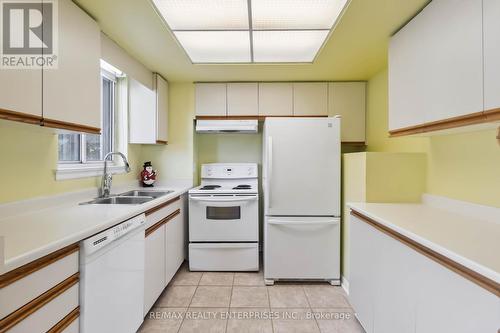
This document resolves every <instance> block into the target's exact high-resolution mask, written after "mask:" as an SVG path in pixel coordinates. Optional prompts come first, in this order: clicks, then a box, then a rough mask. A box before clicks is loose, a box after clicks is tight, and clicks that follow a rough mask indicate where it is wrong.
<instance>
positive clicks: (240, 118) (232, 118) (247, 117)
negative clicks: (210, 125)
mask: <svg viewBox="0 0 500 333" xmlns="http://www.w3.org/2000/svg"><path fill="white" fill-rule="evenodd" d="M307 117H311V118H327V117H328V115H307V116H301V115H298V116H292V115H283V116H265V115H260V116H196V120H254V119H255V120H259V121H263V120H265V119H266V118H307Z"/></svg>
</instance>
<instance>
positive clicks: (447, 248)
mask: <svg viewBox="0 0 500 333" xmlns="http://www.w3.org/2000/svg"><path fill="white" fill-rule="evenodd" d="M440 200H441V199H440ZM447 200H448V199H447ZM348 206H349V207H350V208H351V209H352V210H355V211H357V212H359V213H361V214H362V215H365V216H366V217H369V218H371V219H373V220H375V221H376V222H378V223H380V224H382V225H384V226H386V227H388V228H390V229H392V230H394V231H396V232H398V233H399V234H401V235H404V236H406V237H409V238H410V239H412V240H414V241H416V242H418V243H420V244H422V245H424V246H426V247H427V248H429V249H431V250H434V251H436V252H438V253H440V254H442V255H444V256H446V257H448V258H450V259H452V260H453V261H455V262H457V263H459V264H462V265H463V266H465V267H467V268H470V269H472V270H473V271H475V272H477V273H479V274H481V275H483V276H485V277H487V278H489V279H491V280H493V281H495V282H497V283H500V209H498V208H491V207H488V208H487V209H488V211H487V214H485V215H480V214H479V215H478V214H476V216H473V214H463V207H464V206H463V205H462V207H461V208H459V209H456V210H450V208H453V206H446V205H444V206H446V207H436V205H431V204H392V203H349V204H348ZM476 212H477V211H476Z"/></svg>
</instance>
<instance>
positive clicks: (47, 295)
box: [0, 273, 80, 333]
mask: <svg viewBox="0 0 500 333" xmlns="http://www.w3.org/2000/svg"><path fill="white" fill-rule="evenodd" d="M79 274H80V273H75V274H73V275H71V276H70V277H69V278H67V279H66V280H64V281H62V282H61V283H59V284H58V285H56V286H55V287H53V288H51V289H49V290H48V291H46V292H44V293H43V294H41V295H40V296H38V297H37V298H35V299H34V300H32V301H30V302H29V303H26V304H25V305H23V306H22V307H21V308H19V309H17V310H16V311H14V312H12V313H11V314H9V315H8V316H7V317H5V318H3V319H2V320H0V333H4V332H7V331H8V330H10V329H11V328H12V327H14V326H16V325H17V324H19V323H20V322H21V321H23V320H24V319H26V318H27V317H29V316H30V315H31V314H33V313H34V312H36V311H37V310H39V309H40V308H42V307H43V306H45V305H46V304H48V303H49V302H50V301H52V300H53V299H55V298H56V297H57V296H59V295H61V294H62V293H64V292H65V291H66V290H68V289H69V288H71V287H72V286H74V285H75V284H77V283H78V281H79Z"/></svg>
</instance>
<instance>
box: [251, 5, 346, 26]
mask: <svg viewBox="0 0 500 333" xmlns="http://www.w3.org/2000/svg"><path fill="white" fill-rule="evenodd" d="M346 3H347V0H252V22H253V23H252V26H253V29H255V30H269V29H270V30H277V29H284V30H290V29H296V30H306V29H331V28H332V27H333V25H334V23H335V21H336V20H337V18H338V17H339V15H340V13H341V12H342V10H343V9H344V7H345V5H346Z"/></svg>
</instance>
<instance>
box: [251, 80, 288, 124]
mask: <svg viewBox="0 0 500 333" xmlns="http://www.w3.org/2000/svg"><path fill="white" fill-rule="evenodd" d="M259 116H293V85H292V83H259Z"/></svg>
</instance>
